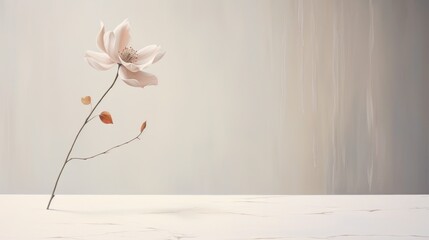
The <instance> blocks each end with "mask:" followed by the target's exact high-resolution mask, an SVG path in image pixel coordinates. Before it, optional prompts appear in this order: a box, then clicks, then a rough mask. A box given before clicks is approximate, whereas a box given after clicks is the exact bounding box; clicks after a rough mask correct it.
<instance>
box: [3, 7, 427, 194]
mask: <svg viewBox="0 0 429 240" xmlns="http://www.w3.org/2000/svg"><path fill="white" fill-rule="evenodd" d="M125 18H129V20H130V22H131V25H132V37H133V39H132V46H133V47H134V48H141V47H143V46H146V45H148V44H152V43H157V44H161V45H162V46H163V47H164V48H165V49H166V50H167V55H166V56H165V57H164V59H163V60H162V61H160V62H159V63H157V64H156V65H154V66H152V67H151V68H150V69H149V72H152V73H155V74H156V75H157V76H158V78H159V82H160V84H159V86H157V87H147V88H145V89H137V88H131V87H129V86H127V85H125V84H124V83H123V82H119V83H118V84H117V85H116V86H115V88H114V89H113V90H112V91H111V93H109V95H108V96H107V98H106V99H105V101H104V102H103V103H102V105H101V108H100V110H108V111H110V112H111V113H112V115H113V118H114V121H115V124H114V125H113V126H112V125H109V126H107V125H103V124H101V123H99V122H98V121H94V122H91V124H89V125H88V127H87V128H86V129H85V131H84V133H83V135H82V137H81V139H79V141H78V144H77V145H76V148H75V152H74V154H72V155H73V156H87V155H91V154H95V153H98V152H100V151H102V150H104V149H106V148H108V147H110V146H113V145H115V144H117V143H120V142H122V141H125V140H127V139H129V138H131V137H133V136H134V135H136V134H137V133H138V129H139V126H140V124H141V122H142V121H143V120H147V121H148V128H147V131H146V132H145V133H144V135H143V137H142V141H140V142H134V143H132V144H130V145H127V146H125V147H123V148H120V149H117V150H114V151H112V152H111V153H109V154H108V155H105V156H102V157H99V158H96V159H92V160H89V161H86V162H84V161H81V162H78V161H76V162H72V163H71V164H70V165H68V166H67V168H66V170H65V172H64V175H63V178H62V180H61V182H60V185H59V188H58V193H59V194H61V193H80V194H86V193H88V194H324V193H429V174H428V171H429V107H428V104H429V94H428V90H429V70H428V69H429V28H428V24H429V1H423V0H422V1H412V0H408V1H401V0H397V1H387V0H386V1H384V0H381V1H377V0H374V1H351V0H350V1H299V0H298V1H268V0H267V1H247V0H246V1H238V0H234V1H229V0H224V1H200V0H198V1H197V0H193V1H190V0H185V1H173V0H172V1H84V0H80V1H65V0H62V1H46V0H42V1H22V0H21V1H15V0H13V1H12V0H0V34H1V35H0V36H1V37H0V46H1V50H2V54H1V57H0V73H1V79H0V113H1V114H0V133H1V134H0V193H25V194H30V193H39V194H42V193H44V194H46V193H49V192H50V191H51V188H52V187H53V183H54V181H55V177H56V175H57V174H58V171H59V168H60V167H61V164H62V161H63V159H64V157H65V154H66V153H67V150H68V148H69V147H70V144H71V142H72V140H73V137H74V135H75V133H76V131H77V130H78V128H79V126H80V124H81V123H82V121H83V119H84V118H85V116H86V114H88V111H89V109H88V108H87V107H85V106H83V105H82V104H81V103H80V97H81V96H84V95H91V96H92V97H93V99H94V100H97V99H98V98H99V97H100V96H101V94H102V93H103V91H105V89H106V88H107V87H108V86H109V85H110V83H111V81H112V80H113V77H114V75H115V72H114V70H113V69H112V70H110V71H107V72H97V71H95V70H94V69H92V68H91V67H90V66H89V65H88V64H87V63H86V62H85V61H84V60H83V55H84V52H85V51H86V50H87V49H91V50H96V45H95V37H96V35H97V33H98V30H99V21H100V20H103V21H104V22H105V24H106V25H107V28H108V29H113V28H114V27H115V26H116V25H117V24H119V23H120V22H121V21H122V20H123V19H125Z"/></svg>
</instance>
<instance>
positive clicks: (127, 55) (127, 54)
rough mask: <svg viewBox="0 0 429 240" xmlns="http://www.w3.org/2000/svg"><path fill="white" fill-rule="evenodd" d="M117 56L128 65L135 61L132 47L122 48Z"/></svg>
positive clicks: (135, 57) (134, 52)
mask: <svg viewBox="0 0 429 240" xmlns="http://www.w3.org/2000/svg"><path fill="white" fill-rule="evenodd" d="M119 54H120V56H121V58H122V60H124V61H125V62H128V63H133V62H135V61H136V60H137V51H136V50H134V49H133V48H132V47H126V48H124V49H123V50H122V51H121V52H120V53H119Z"/></svg>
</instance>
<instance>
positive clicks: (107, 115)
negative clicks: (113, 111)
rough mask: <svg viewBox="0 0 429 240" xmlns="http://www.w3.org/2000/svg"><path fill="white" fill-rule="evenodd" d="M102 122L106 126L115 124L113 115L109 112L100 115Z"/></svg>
mask: <svg viewBox="0 0 429 240" xmlns="http://www.w3.org/2000/svg"><path fill="white" fill-rule="evenodd" d="M98 116H99V117H100V120H101V121H102V122H103V123H105V124H113V120H112V115H110V113H109V112H106V111H103V112H101V113H100V115H98Z"/></svg>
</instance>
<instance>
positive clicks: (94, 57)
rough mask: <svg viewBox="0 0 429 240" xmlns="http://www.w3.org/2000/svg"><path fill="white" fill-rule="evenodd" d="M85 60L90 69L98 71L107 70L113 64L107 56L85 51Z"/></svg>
mask: <svg viewBox="0 0 429 240" xmlns="http://www.w3.org/2000/svg"><path fill="white" fill-rule="evenodd" d="M85 59H86V61H87V62H88V64H89V65H91V67H93V68H95V69H97V70H99V71H105V70H108V69H110V68H111V67H113V65H114V64H115V63H114V62H113V61H112V60H111V59H110V57H109V56H108V55H107V54H105V53H100V52H94V51H86V54H85Z"/></svg>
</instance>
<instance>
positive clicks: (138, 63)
mask: <svg viewBox="0 0 429 240" xmlns="http://www.w3.org/2000/svg"><path fill="white" fill-rule="evenodd" d="M130 38H131V36H130V23H129V22H128V19H125V20H124V21H123V22H122V23H121V24H119V25H118V26H117V27H116V28H115V30H113V31H108V32H105V30H104V24H103V23H102V22H101V29H100V32H99V33H98V36H97V46H98V48H99V49H100V50H101V52H94V51H87V52H86V54H85V58H86V60H87V61H88V63H89V65H91V66H92V67H93V68H95V69H97V70H100V71H104V70H108V69H110V68H112V67H113V66H114V65H116V64H120V65H121V66H120V68H119V76H120V77H121V79H122V80H124V82H125V83H126V84H128V85H130V86H133V87H145V86H147V85H156V84H158V79H157V78H156V76H155V75H153V74H150V73H147V72H144V71H143V69H145V68H146V67H148V66H149V65H151V64H153V63H156V62H157V61H159V60H160V59H161V58H162V57H163V56H164V54H165V51H163V50H162V49H161V47H160V46H158V45H149V46H146V47H144V48H142V49H140V50H138V51H136V50H134V49H133V48H132V47H130V46H129V45H128V44H129V42H130Z"/></svg>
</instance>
